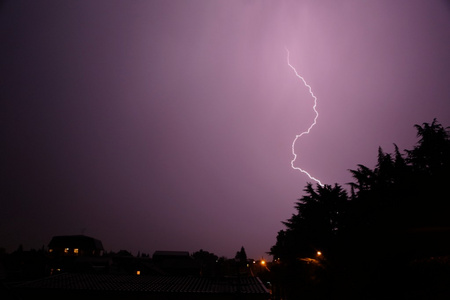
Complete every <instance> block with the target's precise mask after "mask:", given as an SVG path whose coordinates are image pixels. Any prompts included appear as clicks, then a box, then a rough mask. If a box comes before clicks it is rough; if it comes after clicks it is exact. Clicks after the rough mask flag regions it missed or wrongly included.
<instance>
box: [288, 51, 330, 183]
mask: <svg viewBox="0 0 450 300" xmlns="http://www.w3.org/2000/svg"><path fill="white" fill-rule="evenodd" d="M286 52H287V63H288V66H289V67H290V68H291V69H292V70H293V71H294V73H295V76H297V77H298V78H300V79H301V80H302V82H303V84H304V85H305V86H306V87H307V88H308V89H309V93H310V94H311V97H313V99H314V105H313V110H314V112H315V113H316V116H315V117H314V121H313V123H312V124H311V125H310V126H309V128H308V130H306V131H304V132H302V133H300V134H297V135H296V136H295V139H294V141H292V155H293V156H294V158H293V159H292V160H291V167H292V168H293V169H294V170H299V171H300V172H302V173H304V174H306V175H307V176H308V177H309V178H310V179H312V180H314V181H315V182H317V183H318V184H320V185H321V186H323V184H322V182H320V180H319V179H317V178H315V177H313V176H311V175H310V174H309V173H308V172H307V171H306V170H303V169H302V168H300V167H296V166H294V162H295V160H296V159H297V154H296V153H295V143H296V142H297V140H298V139H299V138H300V137H302V136H303V135H306V134H309V132H310V131H311V129H312V128H313V127H314V125H316V123H317V118H318V117H319V112H318V111H317V109H316V107H317V97H316V96H315V95H314V93H313V92H312V89H311V86H310V85H309V84H307V83H306V81H305V79H304V78H303V77H302V76H300V75H299V74H298V73H297V70H296V69H295V68H294V67H293V66H292V65H291V63H290V62H289V50H288V49H287V48H286Z"/></svg>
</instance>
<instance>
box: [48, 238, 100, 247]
mask: <svg viewBox="0 0 450 300" xmlns="http://www.w3.org/2000/svg"><path fill="white" fill-rule="evenodd" d="M48 247H49V248H58V247H62V248H85V249H97V250H103V244H102V242H101V241H100V240H97V239H94V238H92V237H89V236H85V235H62V236H54V237H53V238H52V240H51V241H50V243H49V244H48Z"/></svg>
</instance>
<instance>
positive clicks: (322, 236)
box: [270, 120, 450, 299]
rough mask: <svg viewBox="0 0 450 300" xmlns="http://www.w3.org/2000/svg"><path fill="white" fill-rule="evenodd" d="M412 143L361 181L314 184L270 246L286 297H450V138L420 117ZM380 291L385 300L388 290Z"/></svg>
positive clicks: (275, 278)
mask: <svg viewBox="0 0 450 300" xmlns="http://www.w3.org/2000/svg"><path fill="white" fill-rule="evenodd" d="M415 128H416V130H417V136H418V142H417V144H416V145H415V146H414V148H413V149H412V150H405V153H400V151H399V149H398V147H397V146H396V145H395V144H394V147H395V151H394V153H386V152H384V151H383V149H381V148H379V150H378V161H377V164H376V166H375V168H374V169H371V168H369V167H367V166H364V165H358V166H357V168H356V169H355V170H350V172H351V173H352V175H353V178H354V182H351V183H349V185H350V187H351V191H350V192H347V191H346V190H345V189H344V188H343V187H342V186H341V185H339V184H335V185H333V186H332V185H324V186H320V185H317V186H315V187H314V186H313V185H312V184H308V185H307V186H306V187H305V189H304V191H305V195H304V196H303V197H302V198H301V199H299V200H298V202H296V205H295V209H296V213H295V214H293V215H292V217H291V218H289V219H288V220H286V221H285V222H283V224H284V225H285V226H286V229H284V230H281V231H280V232H278V235H277V241H276V244H275V245H274V246H273V247H272V248H271V251H270V254H271V255H272V256H273V258H274V263H273V265H272V272H271V277H272V278H271V280H272V283H273V285H274V289H273V296H274V297H275V298H277V299H281V298H282V299H300V298H301V299H331V298H333V299H337V298H339V299H340V297H343V298H347V299H349V298H352V299H372V298H373V299H381V298H392V297H394V298H395V297H398V298H399V299H410V298H411V299H412V298H414V299H421V298H422V297H424V298H427V299H432V298H433V297H436V298H438V297H442V296H445V295H447V296H448V295H450V293H449V289H448V284H443V282H447V283H448V282H449V280H450V275H449V274H450V267H449V259H448V258H449V257H450V256H449V255H450V238H449V237H450V230H449V228H450V217H449V211H450V210H449V208H450V199H449V193H448V185H449V184H450V138H449V132H448V131H447V130H446V128H444V127H443V126H442V125H441V124H439V123H438V122H437V121H436V120H433V122H432V123H431V124H429V123H424V124H422V126H420V125H415ZM380 297H381V298H380Z"/></svg>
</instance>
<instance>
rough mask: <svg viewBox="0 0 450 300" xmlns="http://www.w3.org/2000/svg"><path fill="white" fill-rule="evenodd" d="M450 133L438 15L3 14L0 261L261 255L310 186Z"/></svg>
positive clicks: (320, 8)
mask: <svg viewBox="0 0 450 300" xmlns="http://www.w3.org/2000/svg"><path fill="white" fill-rule="evenodd" d="M285 47H287V48H288V49H289V51H290V61H291V64H292V65H293V66H294V67H295V68H296V69H297V71H298V72H299V74H301V75H302V76H303V77H304V78H305V80H306V81H307V82H308V84H310V85H311V86H312V88H313V92H314V94H315V95H316V96H317V98H318V101H317V110H318V111H319V118H318V120H317V125H316V126H315V127H314V128H313V130H312V131H311V133H310V134H309V135H307V136H304V137H302V138H301V139H299V140H298V142H297V144H296V149H297V154H298V159H297V161H296V164H298V166H300V167H301V168H304V169H306V170H308V171H309V172H310V173H311V174H312V175H313V176H315V177H317V178H319V179H320V180H321V181H322V182H323V183H325V184H334V183H340V184H345V183H347V182H349V181H351V180H352V178H351V175H350V173H349V172H348V169H354V168H356V165H357V164H365V165H367V166H368V167H373V166H374V164H375V160H376V156H377V149H378V146H382V147H383V149H384V150H385V151H386V152H392V151H393V150H394V147H393V143H397V145H398V146H399V148H400V149H402V150H403V149H405V148H407V149H411V148H412V147H413V145H414V144H415V143H416V141H417V139H416V136H415V135H416V131H415V129H414V127H413V125H414V124H422V123H423V122H431V121H432V120H433V118H435V117H436V118H437V119H438V121H439V122H440V123H441V124H443V125H444V126H450V107H449V106H450V81H449V80H450V4H449V2H448V1H444V0H442V1H439V0H434V1H415V0H404V1H400V0H399V1H391V0H385V1H375V0H364V1H363V0H352V1H346V0H345V1H335V0H328V1H312V0H311V1H250V0H248V1H208V0H204V1H99V0H98V1H67V0H66V1H56V0H55V1H4V2H1V4H0V99H1V100H0V125H1V129H0V134H1V139H2V143H1V144H2V146H1V152H0V153H1V157H0V162H1V167H0V176H1V177H0V179H1V186H0V187H1V189H0V195H1V201H0V247H4V248H6V249H7V250H8V251H12V250H14V249H16V248H17V246H18V245H19V244H20V243H22V244H23V245H24V248H25V249H28V248H39V247H41V246H42V245H47V244H48V242H49V241H50V239H51V237H52V236H54V235H65V234H81V233H84V234H86V235H89V236H92V237H95V238H98V239H100V240H102V241H103V244H104V246H105V248H106V250H113V251H118V250H120V249H127V250H130V251H131V252H132V253H133V254H137V252H138V251H141V252H145V253H150V254H152V253H153V252H154V251H155V250H185V251H189V252H194V251H197V250H199V249H204V250H207V251H210V252H214V253H215V254H217V255H219V256H222V255H223V256H227V257H234V254H235V253H236V251H238V250H239V249H240V247H241V246H244V247H245V249H246V251H247V254H248V256H249V257H253V258H260V257H261V256H264V257H266V258H268V255H267V254H265V252H267V251H269V250H270V247H271V246H272V245H273V244H274V243H275V240H276V234H277V232H278V231H279V230H281V229H283V225H282V224H281V221H284V220H286V219H287V218H289V217H290V216H291V214H292V213H294V212H295V209H294V203H295V201H296V199H298V198H300V197H301V196H302V194H303V191H302V190H303V188H304V187H305V185H306V183H307V182H308V181H310V180H309V179H308V178H307V177H306V175H304V174H302V173H300V172H299V171H296V170H293V169H292V168H291V166H290V161H291V160H292V155H291V143H292V141H293V139H294V137H295V135H296V134H299V133H301V132H302V131H305V130H306V129H307V128H308V127H309V125H310V124H311V122H312V121H313V118H314V111H313V110H312V104H313V99H312V98H311V96H310V95H309V93H308V90H307V89H306V88H305V87H304V86H303V84H302V83H301V82H300V81H299V80H298V78H296V77H295V74H294V73H293V72H292V70H291V69H290V68H289V66H288V65H287V61H286V50H285Z"/></svg>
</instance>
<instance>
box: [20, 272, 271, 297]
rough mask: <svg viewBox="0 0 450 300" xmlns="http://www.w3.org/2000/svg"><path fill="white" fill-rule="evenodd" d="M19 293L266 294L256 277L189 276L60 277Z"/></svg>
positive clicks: (29, 284) (31, 284)
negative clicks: (43, 291) (37, 291)
mask: <svg viewBox="0 0 450 300" xmlns="http://www.w3.org/2000/svg"><path fill="white" fill-rule="evenodd" d="M16 288H19V289H64V290H80V291H115V292H116V291H117V292H119V291H121V292H124V291H125V292H128V291H130V292H150V293H151V292H155V293H217V294H233V293H242V294H267V293H268V290H267V289H266V288H265V287H264V285H263V284H262V282H261V281H260V280H259V278H257V277H242V278H204V277H193V276H144V275H117V274H88V273H64V274H59V275H54V276H50V277H46V278H43V279H39V280H35V281H31V282H27V283H23V284H20V285H18V286H16Z"/></svg>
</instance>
